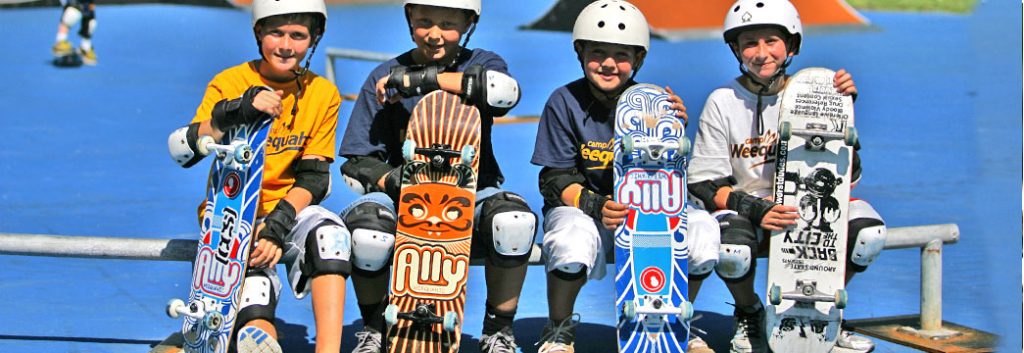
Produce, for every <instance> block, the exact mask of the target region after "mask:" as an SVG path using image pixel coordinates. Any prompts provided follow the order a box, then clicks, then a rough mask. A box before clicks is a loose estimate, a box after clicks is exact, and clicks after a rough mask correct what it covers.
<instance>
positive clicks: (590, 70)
mask: <svg viewBox="0 0 1024 353" xmlns="http://www.w3.org/2000/svg"><path fill="white" fill-rule="evenodd" d="M577 51H579V52H580V56H581V58H582V59H583V74H584V75H585V76H586V77H587V80H590V82H591V83H593V84H594V86H597V87H598V88H600V89H601V90H602V91H604V92H614V91H616V90H619V89H621V88H622V87H623V86H624V85H625V84H626V82H628V81H629V79H630V77H632V75H633V68H634V66H635V65H636V63H637V62H638V61H639V60H641V59H642V56H643V55H642V54H641V55H637V53H636V49H634V48H633V47H630V46H626V45H621V44H611V43H601V42H590V41H581V42H579V43H578V44H577Z"/></svg>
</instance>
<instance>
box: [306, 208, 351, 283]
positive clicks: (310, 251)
mask: <svg viewBox="0 0 1024 353" xmlns="http://www.w3.org/2000/svg"><path fill="white" fill-rule="evenodd" d="M351 255H352V238H351V235H350V234H349V232H348V230H347V229H345V227H342V226H340V225H338V224H335V223H334V222H329V221H328V222H324V223H322V224H320V225H319V226H317V227H315V228H313V229H312V230H310V231H309V236H307V237H306V258H305V262H303V266H302V272H303V273H304V274H305V275H306V276H307V277H309V278H314V277H316V276H320V275H342V276H344V277H348V275H349V273H350V272H351V270H352V265H351V263H350V262H349V260H350V258H351Z"/></svg>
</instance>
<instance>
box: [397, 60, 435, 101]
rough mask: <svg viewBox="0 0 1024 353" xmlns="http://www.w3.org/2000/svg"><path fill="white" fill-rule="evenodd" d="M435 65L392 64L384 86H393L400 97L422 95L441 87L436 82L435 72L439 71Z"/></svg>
mask: <svg viewBox="0 0 1024 353" xmlns="http://www.w3.org/2000/svg"><path fill="white" fill-rule="evenodd" d="M439 70H440V69H439V68H438V67H437V66H433V65H430V66H417V67H408V66H402V65H398V66H394V67H392V68H391V71H390V72H388V82H387V83H386V84H385V85H384V87H385V88H394V89H396V90H398V94H401V95H402V97H405V98H409V97H413V96H422V95H425V94H427V93H430V92H433V91H436V90H439V89H441V85H440V84H438V83H437V74H438V73H440V71H439Z"/></svg>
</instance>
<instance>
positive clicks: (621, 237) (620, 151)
mask: <svg viewBox="0 0 1024 353" xmlns="http://www.w3.org/2000/svg"><path fill="white" fill-rule="evenodd" d="M670 106H671V103H670V102H669V101H668V94H667V93H665V91H663V90H662V88H661V87H657V86H654V85H649V84H637V85H634V86H632V87H630V88H628V89H626V91H625V92H623V93H622V96H621V97H620V98H619V102H618V105H617V107H616V111H615V142H614V143H615V146H616V147H615V195H614V197H615V200H616V201H617V202H619V203H622V204H626V205H628V206H629V214H628V215H627V217H626V222H625V224H623V225H622V226H621V227H619V228H618V229H616V231H615V292H616V298H615V307H616V309H617V313H618V324H617V325H616V328H617V331H618V342H619V345H618V346H619V352H685V351H686V343H687V339H688V338H689V319H690V318H691V317H692V316H693V306H692V305H691V304H690V302H689V300H688V299H687V295H688V294H687V288H688V284H687V273H688V260H687V259H688V258H689V250H688V249H687V247H686V224H687V222H686V154H687V153H689V149H690V141H689V139H687V138H686V136H685V131H684V126H683V121H681V120H680V119H678V118H676V117H675V111H674V110H671V109H670V108H669V107H670Z"/></svg>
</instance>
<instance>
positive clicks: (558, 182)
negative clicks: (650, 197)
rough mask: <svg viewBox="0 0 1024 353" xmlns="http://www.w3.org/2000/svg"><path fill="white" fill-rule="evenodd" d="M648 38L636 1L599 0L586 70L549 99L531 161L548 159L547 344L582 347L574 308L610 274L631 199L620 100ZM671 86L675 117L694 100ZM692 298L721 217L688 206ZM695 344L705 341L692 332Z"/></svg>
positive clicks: (583, 58) (583, 23) (585, 16)
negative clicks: (591, 283)
mask: <svg viewBox="0 0 1024 353" xmlns="http://www.w3.org/2000/svg"><path fill="white" fill-rule="evenodd" d="M649 43H650V33H649V29H648V26H647V20H646V19H645V18H644V16H643V14H642V13H640V10H638V9H637V8H636V7H635V6H633V5H632V4H630V3H628V2H625V1H619V0H600V1H597V2H594V3H592V4H590V5H588V6H587V7H586V8H584V9H583V11H582V12H581V13H580V15H579V17H577V19H576V24H575V26H574V28H573V46H574V48H575V50H576V54H577V57H578V59H579V60H580V63H581V65H582V67H583V73H584V77H583V78H581V79H579V80H576V81H573V82H570V83H569V84H567V85H565V86H562V87H560V88H558V89H556V90H555V92H554V93H552V94H551V97H550V98H549V99H548V102H547V103H546V105H545V106H544V111H543V112H542V114H541V120H540V125H539V126H538V129H537V142H536V146H535V148H534V153H533V159H532V162H533V163H534V164H536V165H539V166H541V167H543V168H542V169H541V172H540V192H541V194H542V195H543V196H544V216H545V217H544V240H543V245H542V251H543V258H544V263H545V266H546V270H547V283H548V315H549V319H550V321H549V322H548V324H547V325H546V326H545V327H544V329H543V332H542V333H541V338H540V342H538V343H539V344H540V345H541V347H540V349H539V353H556V352H558V353H561V352H568V353H572V352H574V350H575V348H574V346H573V344H574V341H575V330H574V328H575V326H576V325H577V324H578V323H579V315H578V314H574V313H573V307H574V305H575V302H576V297H577V296H578V295H579V291H580V289H581V288H582V287H583V285H584V284H585V283H586V281H587V279H588V278H592V279H601V278H603V277H604V275H605V262H606V260H605V253H606V252H607V251H608V250H609V249H610V248H611V246H612V237H613V231H614V230H615V228H617V227H618V226H619V225H621V224H622V223H623V222H624V221H625V218H626V213H627V206H626V205H623V204H620V203H617V202H615V201H613V200H611V199H610V197H609V195H611V194H612V189H613V186H614V180H613V163H612V159H613V158H614V157H613V156H614V150H613V144H612V139H613V138H614V135H615V133H614V128H615V105H616V103H617V101H618V98H619V95H620V94H621V93H622V92H623V91H624V90H625V89H626V88H627V87H629V86H631V85H633V84H635V83H636V82H635V81H633V76H634V75H635V74H636V71H637V70H638V69H639V68H640V66H641V64H643V60H644V57H645V56H646V55H647V49H648V47H649ZM666 91H668V92H669V94H670V96H671V97H670V101H672V102H673V105H672V108H673V109H675V110H676V111H678V113H677V117H679V118H680V119H683V120H684V121H685V120H686V118H687V116H686V107H685V106H684V105H683V102H682V100H681V99H679V96H676V95H675V94H673V93H672V90H671V89H669V88H666ZM687 212H688V218H689V228H688V229H689V232H688V234H687V242H688V247H689V249H690V283H691V285H690V288H691V290H690V295H691V296H690V298H691V299H692V298H693V295H694V294H695V293H696V289H697V288H698V287H699V281H700V279H703V278H706V277H707V276H708V275H709V274H710V273H711V270H712V269H713V268H714V266H715V264H716V262H717V260H718V240H719V233H718V224H717V222H715V221H714V219H713V218H711V216H710V215H708V213H707V212H704V211H700V210H696V209H694V208H692V207H689V206H688V207H687ZM691 342H692V343H691V346H693V345H695V344H696V345H703V346H704V348H706V344H703V341H700V340H699V339H695V338H691Z"/></svg>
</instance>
